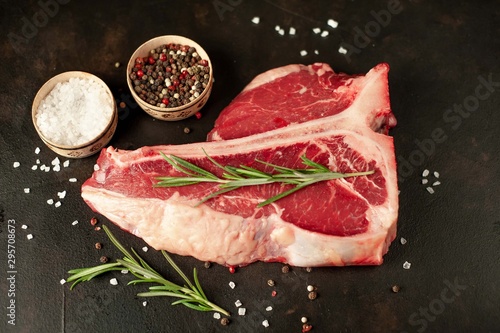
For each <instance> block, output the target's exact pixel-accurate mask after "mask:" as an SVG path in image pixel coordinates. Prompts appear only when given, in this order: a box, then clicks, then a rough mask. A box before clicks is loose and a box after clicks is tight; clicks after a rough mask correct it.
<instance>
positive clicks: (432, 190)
mask: <svg viewBox="0 0 500 333" xmlns="http://www.w3.org/2000/svg"><path fill="white" fill-rule="evenodd" d="M425 189H426V190H427V192H429V193H430V194H434V189H433V188H432V187H430V186H428V187H426V188H425Z"/></svg>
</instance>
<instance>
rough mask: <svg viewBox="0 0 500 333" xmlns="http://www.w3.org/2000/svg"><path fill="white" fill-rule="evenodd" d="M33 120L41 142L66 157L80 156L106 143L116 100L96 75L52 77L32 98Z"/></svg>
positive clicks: (113, 123) (112, 128) (112, 129)
mask: <svg viewBox="0 0 500 333" xmlns="http://www.w3.org/2000/svg"><path fill="white" fill-rule="evenodd" d="M32 120H33V124H34V125H35V129H36V131H37V133H38V135H39V136H40V138H41V139H42V141H43V142H44V143H45V144H46V145H47V146H48V147H49V148H50V149H52V150H53V151H54V152H56V153H57V154H59V155H62V156H65V157H72V158H83V157H87V156H90V155H92V154H95V153H96V152H98V151H99V150H100V149H101V148H103V147H104V146H105V145H107V144H108V143H109V141H110V140H111V137H112V136H113V134H114V133H115V130H116V126H117V123H118V112H117V109H116V103H115V99H114V98H113V95H112V94H111V91H110V90H109V88H108V86H107V85H106V84H105V83H104V82H103V81H102V80H101V79H99V78H98V77H97V76H95V75H92V74H89V73H86V72H80V71H73V72H65V73H61V74H59V75H56V76H54V77H53V78H52V79H50V80H49V81H47V82H46V83H45V84H44V85H43V86H42V87H41V88H40V90H39V91H38V93H37V94H36V96H35V99H34V100H33V106H32Z"/></svg>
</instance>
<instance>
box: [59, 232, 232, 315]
mask: <svg viewBox="0 0 500 333" xmlns="http://www.w3.org/2000/svg"><path fill="white" fill-rule="evenodd" d="M103 229H104V231H105V232H106V234H107V235H108V237H109V239H110V240H111V242H112V243H113V244H114V245H115V246H116V247H117V248H118V249H119V250H120V251H121V252H122V253H123V255H124V256H125V257H124V258H123V259H117V260H116V262H114V263H107V264H102V265H98V266H95V267H89V268H78V269H72V270H70V271H69V272H68V273H69V274H71V276H70V277H69V278H68V280H67V282H73V284H72V285H71V288H70V289H73V288H74V287H75V286H76V285H77V284H78V283H80V282H85V281H89V280H91V279H92V278H94V277H96V276H98V275H101V274H104V273H107V272H110V271H121V270H128V271H129V272H130V273H132V274H133V275H134V276H135V277H136V278H137V279H136V280H133V281H130V282H129V283H128V284H129V285H130V284H133V285H135V284H138V283H153V284H155V285H153V286H150V287H149V291H147V292H143V293H139V294H137V296H141V297H153V296H168V297H174V298H179V299H178V300H177V301H174V302H173V303H172V305H177V304H182V305H185V306H187V307H188V308H191V309H194V310H198V311H216V312H220V313H222V314H224V315H226V316H229V312H227V311H226V310H224V309H222V308H221V307H219V306H218V305H216V304H214V303H212V302H210V301H209V300H208V298H207V296H206V295H205V293H204V291H203V289H202V287H201V285H200V282H199V280H198V274H197V272H196V268H194V269H193V281H194V284H193V283H192V282H191V280H189V278H188V277H187V276H186V275H185V274H184V273H183V272H182V270H181V269H180V268H179V266H177V264H175V262H174V261H173V260H172V258H171V257H170V256H169V255H168V254H167V252H165V251H161V253H162V254H163V256H164V257H165V259H167V261H168V263H169V264H170V265H171V266H172V267H173V268H174V270H175V271H176V272H177V273H178V274H179V275H180V276H181V277H182V279H183V280H184V282H185V283H186V284H185V285H184V286H180V285H178V284H175V283H173V282H170V281H169V280H167V279H165V278H164V277H163V276H161V275H160V273H158V272H157V271H155V270H154V269H153V268H152V267H151V266H149V265H148V263H146V261H144V260H143V259H142V258H141V257H140V256H139V255H138V254H137V252H136V251H135V250H134V249H133V248H131V251H132V253H133V255H132V254H131V253H130V252H129V251H127V250H126V249H125V248H124V247H123V245H122V244H121V243H120V242H119V241H118V240H117V239H116V238H115V236H114V235H113V234H112V233H111V231H110V230H109V229H108V228H107V227H106V226H103Z"/></svg>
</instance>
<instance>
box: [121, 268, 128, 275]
mask: <svg viewBox="0 0 500 333" xmlns="http://www.w3.org/2000/svg"><path fill="white" fill-rule="evenodd" d="M120 273H122V274H128V269H122V270H121V271H120Z"/></svg>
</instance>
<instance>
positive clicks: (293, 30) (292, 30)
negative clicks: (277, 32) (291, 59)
mask: <svg viewBox="0 0 500 333" xmlns="http://www.w3.org/2000/svg"><path fill="white" fill-rule="evenodd" d="M296 31H297V30H295V28H294V27H290V30H288V34H290V35H292V36H293V35H295V32H296Z"/></svg>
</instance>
